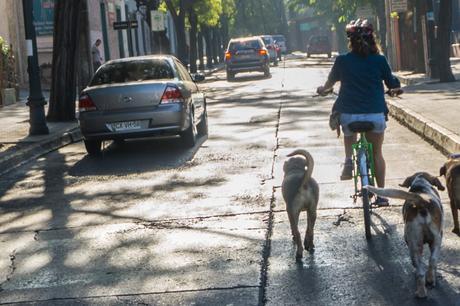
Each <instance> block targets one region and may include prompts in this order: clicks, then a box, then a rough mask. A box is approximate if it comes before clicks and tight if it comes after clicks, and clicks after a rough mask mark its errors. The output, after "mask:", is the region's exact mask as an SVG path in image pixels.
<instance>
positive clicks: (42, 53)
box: [0, 0, 176, 88]
mask: <svg viewBox="0 0 460 306" xmlns="http://www.w3.org/2000/svg"><path fill="white" fill-rule="evenodd" d="M86 1H87V7H88V12H87V17H88V29H89V33H88V37H89V41H90V42H89V43H90V44H91V45H93V44H94V43H95V41H96V40H97V39H101V41H102V44H101V46H100V47H99V48H100V50H101V55H102V58H103V61H108V60H111V59H117V58H123V57H129V56H137V55H146V54H151V53H152V52H151V50H152V40H151V31H150V28H149V25H148V23H147V19H148V18H147V14H149V12H147V11H146V8H145V7H138V6H137V5H136V1H135V0H86ZM33 9H34V12H33V13H34V24H35V29H36V34H37V49H38V50H37V51H38V60H39V65H40V68H41V69H40V70H41V77H42V78H41V80H42V85H43V87H44V88H47V87H48V88H49V86H50V84H51V65H52V55H53V30H54V29H53V26H54V24H53V21H54V0H33ZM133 20H135V21H137V27H135V28H131V29H119V30H117V29H115V28H114V23H116V22H123V21H133ZM166 27H169V30H168V31H167V33H168V35H169V36H170V37H169V38H170V40H171V49H172V50H171V51H172V53H174V51H175V49H176V48H175V46H176V41H175V35H174V34H175V31H174V29H173V28H172V27H173V23H172V20H171V17H170V16H169V15H168V17H167V18H166ZM0 36H1V37H3V38H4V39H5V40H6V41H8V43H10V44H11V45H12V47H13V50H14V54H15V58H16V70H17V75H18V82H19V83H20V85H21V86H22V87H25V86H27V80H28V78H27V77H28V76H27V53H26V43H25V32H24V17H23V10H22V1H20V0H1V1H0Z"/></svg>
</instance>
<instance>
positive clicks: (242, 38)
mask: <svg viewBox="0 0 460 306" xmlns="http://www.w3.org/2000/svg"><path fill="white" fill-rule="evenodd" d="M255 39H257V40H258V39H260V36H251V37H237V38H232V39H230V42H235V41H248V40H255Z"/></svg>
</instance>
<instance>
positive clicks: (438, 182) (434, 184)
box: [430, 177, 446, 191]
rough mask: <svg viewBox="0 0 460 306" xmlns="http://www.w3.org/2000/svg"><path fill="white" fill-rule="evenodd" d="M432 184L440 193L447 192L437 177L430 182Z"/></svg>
mask: <svg viewBox="0 0 460 306" xmlns="http://www.w3.org/2000/svg"><path fill="white" fill-rule="evenodd" d="M430 183H431V185H433V186H436V187H437V188H438V190H440V191H444V190H446V188H444V186H443V185H442V183H441V181H440V180H439V179H438V178H437V177H433V181H432V182H430Z"/></svg>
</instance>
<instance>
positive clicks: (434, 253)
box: [426, 234, 441, 287]
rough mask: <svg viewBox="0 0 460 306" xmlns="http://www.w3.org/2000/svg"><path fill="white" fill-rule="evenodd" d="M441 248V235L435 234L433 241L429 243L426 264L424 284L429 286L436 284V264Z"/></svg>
mask: <svg viewBox="0 0 460 306" xmlns="http://www.w3.org/2000/svg"><path fill="white" fill-rule="evenodd" d="M440 250H441V235H439V234H438V235H437V237H436V238H435V239H434V241H433V242H432V243H431V244H430V251H431V255H430V264H429V266H428V273H427V276H426V284H427V285H428V286H429V287H435V286H436V266H437V263H438V259H439V254H440Z"/></svg>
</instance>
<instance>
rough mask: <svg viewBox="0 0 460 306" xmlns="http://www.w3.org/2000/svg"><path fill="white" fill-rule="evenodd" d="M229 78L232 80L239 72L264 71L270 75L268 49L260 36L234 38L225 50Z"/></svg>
mask: <svg viewBox="0 0 460 306" xmlns="http://www.w3.org/2000/svg"><path fill="white" fill-rule="evenodd" d="M225 66H226V71H227V80H229V81H231V80H233V79H234V78H235V75H236V74H237V73H239V72H252V71H260V72H263V73H264V75H265V76H266V77H268V76H270V60H269V55H268V50H267V48H266V47H265V45H264V42H263V41H262V39H261V38H260V37H244V38H233V39H231V40H230V41H229V43H228V47H227V50H226V51H225Z"/></svg>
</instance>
